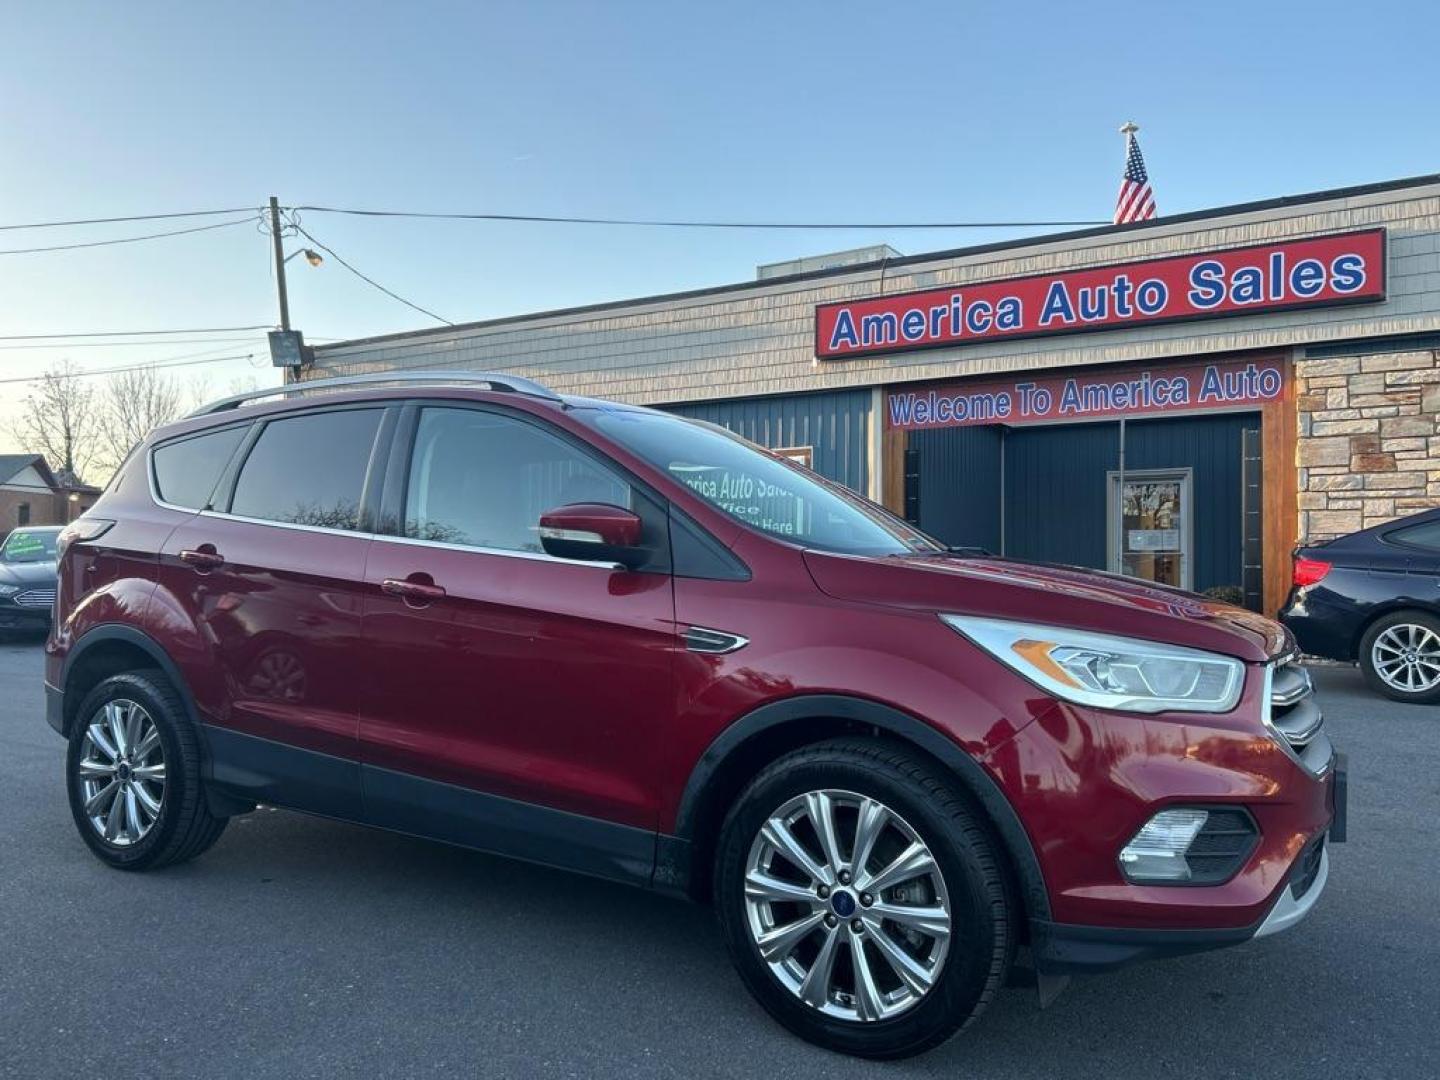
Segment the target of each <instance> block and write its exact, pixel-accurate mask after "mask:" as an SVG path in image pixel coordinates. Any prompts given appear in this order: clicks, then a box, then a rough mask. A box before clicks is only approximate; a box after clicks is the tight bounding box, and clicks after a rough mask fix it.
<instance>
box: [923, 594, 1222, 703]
mask: <svg viewBox="0 0 1440 1080" xmlns="http://www.w3.org/2000/svg"><path fill="white" fill-rule="evenodd" d="M940 618H942V619H943V620H945V622H946V623H947V624H948V625H950V626H951V627H953V628H954V629H956V630H958V631H959V632H960V633H962V634H964V635H965V636H966V637H967V638H969V639H970V640H971V641H973V642H974V643H975V644H976V645H979V646H980V647H981V648H982V649H984V650H985V651H986V652H988V653H989V654H990V655H991V656H993V657H995V658H996V659H997V660H999V661H1000V662H1001V663H1003V664H1005V665H1006V666H1007V667H1010V668H1012V669H1014V670H1015V671H1017V672H1019V673H1020V674H1021V675H1023V676H1025V678H1027V679H1029V680H1030V681H1031V682H1033V683H1035V684H1036V685H1037V686H1039V687H1040V688H1041V689H1042V690H1046V691H1048V692H1049V693H1051V694H1053V695H1055V696H1056V697H1058V698H1063V699H1064V700H1065V701H1073V702H1076V703H1077V704H1080V705H1093V706H1096V707H1097V708H1101V709H1121V710H1126V711H1129V712H1144V713H1158V712H1207V713H1221V712H1229V711H1230V710H1231V709H1233V708H1234V707H1235V703H1236V702H1237V701H1239V700H1240V688H1241V686H1242V685H1243V683H1244V681H1245V665H1244V664H1242V663H1241V662H1240V661H1239V660H1236V659H1233V658H1232V657H1229V656H1219V655H1217V654H1215V653H1208V652H1201V651H1200V650H1198V649H1186V648H1183V647H1182V646H1179V645H1157V644H1154V643H1152V642H1149V641H1139V640H1137V639H1135V638H1126V637H1111V636H1110V635H1109V634H1092V633H1089V632H1087V631H1084V630H1067V629H1064V628H1063V627H1059V626H1039V625H1035V624H1033V623H1019V622H1010V621H1008V620H1005V619H980V618H972V617H970V616H968V615H942V616H940Z"/></svg>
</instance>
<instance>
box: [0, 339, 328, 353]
mask: <svg viewBox="0 0 1440 1080" xmlns="http://www.w3.org/2000/svg"><path fill="white" fill-rule="evenodd" d="M254 340H255V338H254V337H231V338H218V337H217V338H166V339H165V342H164V344H166V345H213V344H216V343H224V344H226V345H235V344H239V343H242V342H246V341H254ZM311 340H312V341H324V340H325V339H324V338H312V339H311ZM153 348H155V342H153V341H63V342H60V343H59V344H57V345H0V350H4V351H6V352H11V351H15V350H28V349H49V350H51V351H54V350H57V349H59V350H64V351H66V352H68V351H69V350H71V349H153Z"/></svg>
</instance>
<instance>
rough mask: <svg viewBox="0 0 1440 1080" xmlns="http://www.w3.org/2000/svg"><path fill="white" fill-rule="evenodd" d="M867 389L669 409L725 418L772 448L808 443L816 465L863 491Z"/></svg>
mask: <svg viewBox="0 0 1440 1080" xmlns="http://www.w3.org/2000/svg"><path fill="white" fill-rule="evenodd" d="M873 399H874V397H873V395H872V394H871V393H870V391H868V390H840V391H835V392H833V393H822V394H790V395H787V396H785V397H771V398H743V399H741V400H739V401H713V402H702V403H700V404H694V405H670V406H666V411H667V412H673V413H678V414H679V415H681V416H688V417H691V418H693V419H695V420H708V421H709V422H710V423H712V424H721V425H723V426H724V427H727V428H729V429H730V430H731V431H733V432H735V434H737V435H741V436H743V437H744V438H747V439H749V440H750V441H751V442H754V443H759V444H760V445H761V446H768V447H771V448H772V449H774V448H780V447H791V446H808V447H811V449H812V451H813V455H812V456H813V464H814V468H815V471H816V472H818V473H819V474H820V475H821V476H824V477H826V478H827V479H830V480H836V481H839V482H840V483H842V484H844V485H845V486H846V487H848V488H850V489H852V490H854V491H858V492H859V493H860V494H862V495H863V494H865V492H866V491H867V490H868V489H869V483H870V462H869V445H870V439H869V434H870V414H871V403H872V401H873Z"/></svg>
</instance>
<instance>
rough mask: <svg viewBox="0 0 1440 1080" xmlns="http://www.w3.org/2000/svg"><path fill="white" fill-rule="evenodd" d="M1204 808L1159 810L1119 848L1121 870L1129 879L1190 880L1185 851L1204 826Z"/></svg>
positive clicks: (1207, 814) (1207, 813)
mask: <svg viewBox="0 0 1440 1080" xmlns="http://www.w3.org/2000/svg"><path fill="white" fill-rule="evenodd" d="M1209 816H1210V814H1209V812H1208V811H1205V810H1162V811H1161V812H1160V813H1158V814H1156V815H1155V816H1154V817H1153V818H1151V819H1150V820H1149V821H1147V822H1146V823H1145V827H1144V828H1142V829H1141V830H1140V831H1139V832H1138V833H1136V834H1135V836H1134V838H1133V839H1132V840H1131V841H1130V842H1129V843H1128V844H1126V845H1125V846H1124V847H1123V848H1121V849H1120V870H1121V872H1122V873H1124V875H1125V876H1126V877H1127V878H1129V879H1130V880H1131V881H1189V880H1190V864H1189V863H1188V862H1187V861H1186V860H1185V853H1186V852H1188V851H1189V850H1190V845H1191V844H1192V843H1194V842H1195V837H1196V836H1197V835H1199V833H1200V830H1201V829H1203V828H1204V827H1205V819H1206V818H1208V817H1209Z"/></svg>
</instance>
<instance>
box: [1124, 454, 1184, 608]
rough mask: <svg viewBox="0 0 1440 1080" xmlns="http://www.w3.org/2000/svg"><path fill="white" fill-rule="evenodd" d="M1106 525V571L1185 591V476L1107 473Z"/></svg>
mask: <svg viewBox="0 0 1440 1080" xmlns="http://www.w3.org/2000/svg"><path fill="white" fill-rule="evenodd" d="M1117 502H1118V505H1117ZM1109 522H1110V525H1109V530H1108V531H1109V539H1110V544H1109V553H1110V560H1109V561H1110V567H1111V569H1113V570H1117V571H1119V572H1120V573H1122V574H1125V575H1126V576H1128V577H1137V578H1143V579H1144V580H1146V581H1154V582H1156V583H1158V584H1161V585H1173V586H1175V587H1176V588H1181V589H1188V588H1190V587H1191V583H1190V581H1191V558H1190V555H1191V550H1190V549H1191V545H1190V535H1191V528H1190V470H1188V469H1185V470H1174V471H1160V470H1151V469H1147V470H1144V471H1137V472H1126V473H1125V476H1124V479H1123V481H1122V480H1121V478H1120V476H1119V474H1118V473H1113V472H1112V473H1111V474H1110V499H1109Z"/></svg>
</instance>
